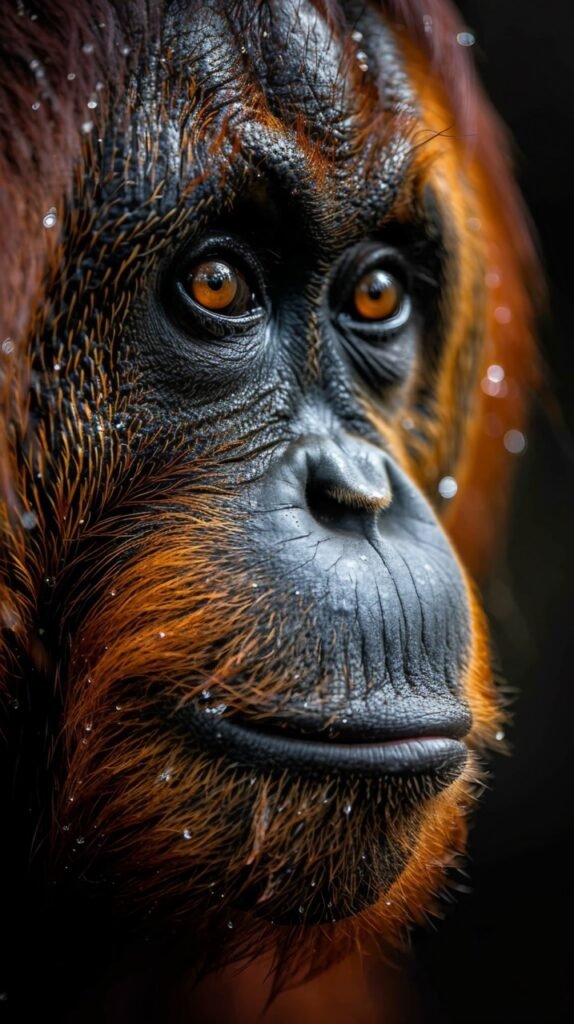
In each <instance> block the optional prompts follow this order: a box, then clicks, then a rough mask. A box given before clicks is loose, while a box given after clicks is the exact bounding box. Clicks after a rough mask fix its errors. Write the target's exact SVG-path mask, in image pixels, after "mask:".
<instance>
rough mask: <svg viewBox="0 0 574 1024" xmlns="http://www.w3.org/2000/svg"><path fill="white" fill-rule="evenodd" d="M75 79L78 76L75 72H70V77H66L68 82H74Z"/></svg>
mask: <svg viewBox="0 0 574 1024" xmlns="http://www.w3.org/2000/svg"><path fill="white" fill-rule="evenodd" d="M75 77H76V75H75V73H74V72H73V71H70V73H69V74H68V75H66V78H67V79H68V82H73V81H74V78H75Z"/></svg>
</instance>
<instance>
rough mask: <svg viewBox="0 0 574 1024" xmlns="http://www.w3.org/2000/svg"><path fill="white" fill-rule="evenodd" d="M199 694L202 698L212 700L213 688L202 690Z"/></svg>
mask: <svg viewBox="0 0 574 1024" xmlns="http://www.w3.org/2000/svg"><path fill="white" fill-rule="evenodd" d="M199 696H200V698H201V700H211V690H202V691H201V693H200V695H199Z"/></svg>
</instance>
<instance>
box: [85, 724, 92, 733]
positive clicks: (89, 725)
mask: <svg viewBox="0 0 574 1024" xmlns="http://www.w3.org/2000/svg"><path fill="white" fill-rule="evenodd" d="M93 728H94V723H93V722H86V724H85V726H84V732H91V731H92V729H93Z"/></svg>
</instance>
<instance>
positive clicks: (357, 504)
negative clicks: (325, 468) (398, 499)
mask: <svg viewBox="0 0 574 1024" xmlns="http://www.w3.org/2000/svg"><path fill="white" fill-rule="evenodd" d="M361 482H362V481H361ZM305 500H306V503H307V508H308V509H309V512H310V513H311V515H312V516H313V517H314V519H315V520H316V521H317V522H319V523H320V524H321V525H322V526H325V527H327V528H328V529H342V530H345V531H346V532H353V534H356V532H357V529H360V528H361V526H362V525H364V522H365V520H369V521H370V520H372V518H373V517H374V516H377V515H378V514H379V513H380V512H383V511H385V509H387V508H389V506H390V504H391V492H390V489H389V490H385V492H380V490H379V489H378V488H376V487H368V488H367V487H365V486H364V484H363V485H362V486H360V485H359V484H358V482H357V481H355V486H353V485H351V486H349V485H347V483H346V482H345V483H339V482H337V481H336V480H328V479H325V478H324V477H322V476H321V474H320V473H318V474H314V475H309V477H308V479H307V485H306V488H305Z"/></svg>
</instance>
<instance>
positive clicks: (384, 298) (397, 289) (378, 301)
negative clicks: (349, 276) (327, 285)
mask: <svg viewBox="0 0 574 1024" xmlns="http://www.w3.org/2000/svg"><path fill="white" fill-rule="evenodd" d="M353 302H354V305H355V310H356V312H357V313H358V314H359V316H361V317H362V318H363V319H364V320H390V319H391V317H393V316H395V315H396V313H398V311H399V309H400V308H401V305H402V302H403V289H402V287H401V285H400V284H399V282H398V281H397V279H396V277H393V275H392V274H389V273H387V271H386V270H381V269H380V268H378V269H376V270H370V271H369V272H368V274H364V275H363V277H362V278H361V279H360V281H359V283H358V285H357V286H356V288H355V291H354V292H353Z"/></svg>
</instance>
